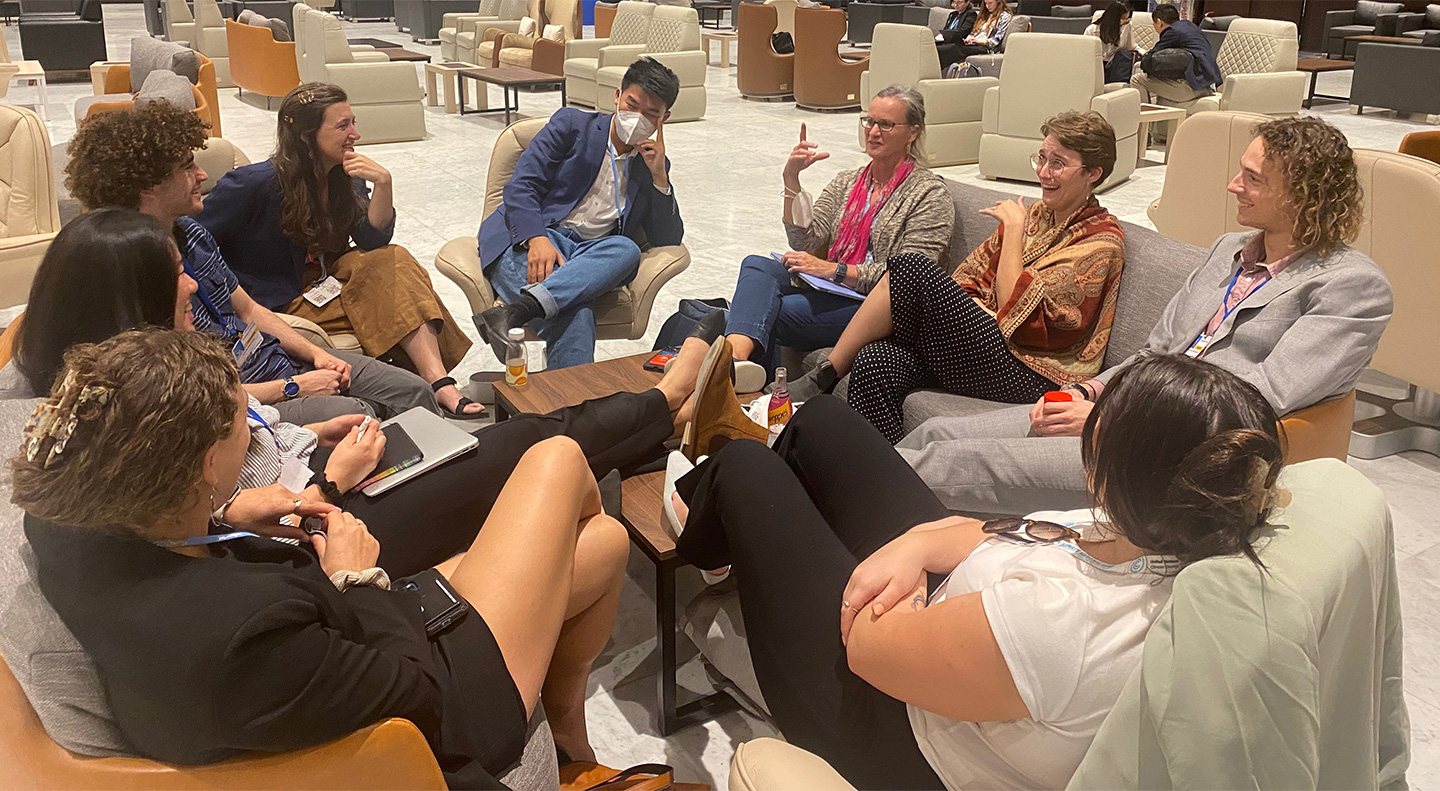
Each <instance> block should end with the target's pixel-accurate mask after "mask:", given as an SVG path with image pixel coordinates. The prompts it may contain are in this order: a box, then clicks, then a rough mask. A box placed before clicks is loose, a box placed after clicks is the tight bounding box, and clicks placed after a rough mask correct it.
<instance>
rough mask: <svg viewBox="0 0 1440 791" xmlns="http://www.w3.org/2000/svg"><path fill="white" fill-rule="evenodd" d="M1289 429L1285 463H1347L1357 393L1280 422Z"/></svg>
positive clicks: (1310, 407)
mask: <svg viewBox="0 0 1440 791" xmlns="http://www.w3.org/2000/svg"><path fill="white" fill-rule="evenodd" d="M1280 425H1281V426H1283V427H1284V429H1285V463H1286V464H1299V463H1300V462H1302V461H1310V460H1311V459H1339V460H1340V461H1345V459H1346V457H1347V456H1348V455H1349V452H1350V429H1351V428H1352V427H1353V426H1354V425H1355V391H1354V390H1351V391H1350V392H1349V393H1346V394H1345V395H1344V396H1341V397H1340V398H1333V399H1331V400H1329V401H1322V402H1321V403H1318V404H1314V405H1313V406H1308V407H1305V408H1304V409H1297V410H1295V411H1294V412H1291V413H1290V414H1288V415H1285V416H1283V417H1281V418H1280Z"/></svg>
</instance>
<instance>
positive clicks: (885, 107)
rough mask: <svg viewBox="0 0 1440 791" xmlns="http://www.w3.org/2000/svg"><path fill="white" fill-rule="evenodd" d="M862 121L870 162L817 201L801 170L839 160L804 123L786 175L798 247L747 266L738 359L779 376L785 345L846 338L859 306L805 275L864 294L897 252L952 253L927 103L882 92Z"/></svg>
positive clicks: (793, 243) (932, 256)
mask: <svg viewBox="0 0 1440 791" xmlns="http://www.w3.org/2000/svg"><path fill="white" fill-rule="evenodd" d="M861 124H862V127H863V129H864V133H865V153H866V154H867V155H868V156H869V157H870V163H869V164H868V165H866V166H865V167H863V168H860V169H859V170H847V171H844V172H842V173H840V175H838V176H836V177H835V178H834V179H832V180H831V181H830V183H829V184H827V185H825V189H824V190H822V191H821V193H820V197H819V198H818V199H816V200H813V201H812V200H811V198H810V194H809V193H808V192H806V191H805V189H804V188H803V187H801V185H800V173H801V172H802V171H804V170H805V169H806V168H808V167H810V166H811V165H813V164H815V163H816V162H819V161H820V160H822V159H826V158H828V157H829V156H830V155H829V154H828V153H826V152H824V151H821V150H820V148H819V146H818V144H816V143H814V142H813V141H809V140H806V138H805V124H803V123H802V124H801V125H800V142H799V143H798V144H797V145H796V146H795V148H794V150H792V151H791V152H790V158H789V159H788V160H786V162H785V171H784V182H785V189H784V199H785V204H784V212H783V221H784V223H785V234H786V236H787V237H788V240H789V242H790V248H791V250H790V251H789V252H786V253H783V254H781V253H771V254H768V255H752V256H749V257H748V258H746V259H745V260H744V261H743V262H742V263H741V264H740V279H739V282H738V283H736V284H735V298H734V299H733V300H732V304H731V307H730V315H729V317H728V321H727V323H726V328H725V333H726V337H727V338H728V340H729V341H730V347H731V350H732V352H733V354H734V357H735V359H736V360H738V361H756V362H759V363H760V364H762V365H764V367H765V368H766V370H767V372H768V373H773V371H774V369H775V366H776V364H777V363H778V362H779V359H780V348H781V347H783V346H790V347H793V348H795V349H797V350H799V351H810V350H812V349H821V348H824V347H826V346H832V345H834V343H835V341H836V340H838V339H839V338H840V332H841V331H842V330H844V329H845V325H846V324H848V323H849V322H850V317H852V316H854V315H855V311H856V310H857V309H858V308H859V307H860V302H859V301H858V299H856V298H855V296H843V295H840V294H835V293H830V292H827V291H823V290H820V289H819V288H816V287H815V286H813V285H812V284H811V283H807V282H805V278H806V277H809V278H812V279H814V280H818V281H821V283H822V284H825V283H828V284H833V285H836V286H841V287H843V288H845V289H848V290H850V291H851V292H852V294H860V295H863V294H868V293H870V290H871V289H873V288H874V287H875V284H876V283H877V282H878V281H879V280H880V277H881V276H882V275H884V274H885V261H886V260H887V259H888V258H890V257H891V256H895V255H899V254H901V253H914V254H916V255H919V256H923V257H924V258H927V259H929V260H931V261H939V260H942V258H943V257H944V254H945V248H946V246H947V245H948V244H949V241H950V229H951V228H952V226H953V225H954V223H955V204H954V202H953V201H952V200H951V198H950V193H949V191H948V190H947V189H946V188H945V182H944V181H942V180H941V178H940V177H939V176H937V175H935V174H934V173H932V172H930V170H929V169H927V168H926V167H925V166H924V165H923V164H921V163H922V162H923V161H924V159H925V153H924V147H923V143H924V139H925V99H924V98H923V97H922V96H921V95H920V94H919V92H917V91H915V90H914V89H912V88H907V87H905V86H903V85H891V86H889V87H886V88H883V89H881V91H880V92H879V93H878V94H876V95H875V98H874V99H873V100H871V102H870V107H869V109H868V110H867V111H866V114H865V115H864V116H862V118H861ZM937 271H938V270H937ZM747 369H748V370H749V371H753V373H748V374H747ZM759 373H760V371H759V370H758V368H757V367H756V366H754V365H744V364H741V365H738V366H737V369H736V374H737V377H738V378H737V386H745V385H749V386H750V389H758V388H759V386H760V385H761V384H763V382H762V381H759Z"/></svg>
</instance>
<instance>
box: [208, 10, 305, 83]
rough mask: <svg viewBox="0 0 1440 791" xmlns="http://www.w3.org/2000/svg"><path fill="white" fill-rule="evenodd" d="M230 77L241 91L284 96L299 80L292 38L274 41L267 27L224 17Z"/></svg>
mask: <svg viewBox="0 0 1440 791" xmlns="http://www.w3.org/2000/svg"><path fill="white" fill-rule="evenodd" d="M225 39H226V41H227V42H228V45H229V47H230V79H232V80H234V81H235V85H236V87H238V88H240V90H242V91H249V92H251V93H258V94H260V95H261V96H265V97H271V96H284V95H285V94H287V93H289V92H290V91H292V90H294V88H295V86H297V85H299V84H300V70H299V68H298V66H297V65H296V61H295V42H293V41H276V40H275V37H274V35H272V34H271V32H270V29H269V28H265V27H259V26H257V25H246V24H242V23H240V22H236V21H235V20H233V19H227V20H225Z"/></svg>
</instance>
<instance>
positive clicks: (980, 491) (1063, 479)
mask: <svg viewBox="0 0 1440 791" xmlns="http://www.w3.org/2000/svg"><path fill="white" fill-rule="evenodd" d="M1256 133H1257V134H1258V135H1259V136H1258V137H1257V138H1256V139H1255V140H1254V141H1253V142H1252V143H1251V144H1250V147H1249V148H1248V149H1246V151H1245V154H1244V155H1243V156H1242V157H1241V158H1240V172H1239V173H1237V174H1236V175H1235V178H1234V179H1232V180H1231V181H1230V186H1229V188H1228V189H1229V191H1230V192H1231V193H1233V194H1234V195H1235V196H1236V197H1237V198H1238V199H1239V214H1238V216H1237V218H1236V219H1237V220H1239V222H1240V224H1241V225H1246V226H1249V227H1251V228H1256V229H1258V230H1256V231H1254V232H1242V233H1229V234H1225V235H1224V236H1221V237H1220V238H1219V239H1218V240H1216V242H1215V245H1214V246H1213V247H1211V248H1210V257H1209V259H1208V260H1207V261H1206V262H1205V263H1204V264H1202V265H1201V266H1200V268H1198V269H1196V270H1195V272H1194V273H1192V274H1191V275H1190V278H1189V279H1188V280H1186V282H1185V285H1184V287H1182V288H1181V289H1180V291H1179V293H1177V294H1176V295H1175V296H1174V297H1173V298H1172V299H1171V300H1170V304H1169V305H1167V306H1166V308H1165V313H1164V315H1162V316H1161V318H1160V323H1159V324H1157V325H1156V326H1155V329H1154V330H1153V331H1152V332H1151V333H1150V338H1149V340H1147V341H1146V343H1145V346H1144V348H1142V349H1141V350H1140V351H1139V353H1138V354H1136V355H1134V356H1133V357H1131V358H1130V359H1128V360H1126V361H1125V362H1123V363H1121V364H1120V365H1118V366H1115V367H1114V368H1111V369H1110V370H1108V371H1105V372H1104V373H1102V374H1101V375H1100V376H1099V377H1098V378H1096V379H1095V380H1092V381H1090V382H1085V383H1081V384H1078V385H1074V386H1071V387H1068V388H1067V389H1069V390H1070V391H1071V392H1072V393H1074V394H1075V396H1076V397H1077V398H1079V399H1080V400H1077V401H1074V402H1069V403H1046V402H1044V401H1037V402H1036V403H1035V405H1034V406H1033V407H1017V408H1014V409H1003V410H999V411H995V412H988V413H985V414H982V415H974V416H971V417H940V418H932V419H930V420H927V421H926V422H925V423H923V424H921V426H920V427H919V428H917V429H916V430H915V431H913V432H911V433H910V435H909V436H907V437H906V438H905V440H904V441H903V442H901V443H900V445H899V450H900V454H901V455H902V456H904V457H905V459H906V460H907V461H909V462H910V464H911V465H912V466H914V467H915V469H916V471H917V472H919V473H920V477H921V478H923V479H925V482H926V483H928V484H930V486H931V488H932V489H934V490H935V492H936V494H938V495H939V496H940V499H941V501H943V502H944V503H945V504H946V505H947V506H949V507H950V508H954V509H956V510H960V511H975V512H981V513H1025V512H1026V511H1030V510H1034V509H1036V508H1062V509H1063V508H1078V507H1080V506H1081V505H1083V504H1084V502H1085V474H1084V470H1083V468H1082V466H1081V464H1080V439H1079V437H1080V429H1081V426H1083V425H1084V424H1085V420H1086V417H1087V415H1088V414H1089V412H1090V410H1091V408H1092V407H1093V406H1094V404H1093V403H1092V401H1091V400H1087V399H1089V398H1091V397H1093V396H1094V395H1097V394H1098V393H1099V391H1100V390H1101V389H1103V387H1104V383H1105V382H1106V381H1109V379H1110V377H1112V376H1114V375H1115V373H1116V371H1118V370H1123V369H1124V368H1125V367H1126V366H1127V365H1130V364H1132V363H1133V362H1135V361H1136V360H1139V359H1143V358H1144V357H1146V356H1148V355H1152V354H1188V355H1193V356H1195V357H1197V358H1199V359H1202V360H1208V361H1210V362H1212V363H1214V364H1215V365H1217V366H1219V367H1221V368H1224V369H1226V370H1228V371H1230V372H1231V373H1234V374H1235V375H1236V376H1239V377H1240V378H1241V379H1244V380H1245V381H1247V382H1249V383H1250V384H1252V385H1254V386H1255V387H1256V388H1258V389H1259V390H1260V392H1261V394H1262V395H1264V396H1265V399H1266V400H1267V401H1269V402H1270V405H1271V406H1272V407H1274V409H1275V412H1276V413H1277V414H1280V415H1284V414H1286V413H1289V412H1294V411H1295V410H1297V409H1304V408H1305V407H1308V406H1311V405H1313V404H1316V403H1319V402H1321V401H1325V400H1328V399H1331V398H1336V397H1339V396H1343V395H1344V394H1346V393H1347V392H1349V391H1350V390H1352V389H1354V387H1355V382H1356V380H1358V379H1359V378H1360V374H1361V372H1362V371H1364V370H1365V366H1367V365H1369V364H1370V358H1371V356H1372V355H1374V353H1375V347H1376V346H1377V345H1378V344H1379V343H1380V334H1381V333H1382V332H1384V331H1385V325H1386V324H1387V323H1388V322H1389V321H1390V313H1391V310H1392V308H1393V302H1392V300H1391V296H1390V285H1389V283H1388V282H1387V281H1386V280H1385V275H1384V273H1383V272H1381V271H1380V268H1379V267H1378V266H1376V265H1375V262H1374V261H1371V260H1370V258H1369V257H1368V256H1366V255H1365V254H1364V253H1361V252H1359V251H1357V250H1355V249H1353V248H1351V247H1350V246H1348V245H1347V244H1346V241H1348V240H1351V239H1354V238H1355V235H1356V234H1358V233H1359V232H1360V224H1361V220H1362V216H1363V215H1362V207H1361V194H1360V185H1359V181H1358V174H1357V172H1356V168H1355V159H1354V154H1353V152H1351V150H1350V146H1349V145H1347V144H1346V142H1345V136H1344V135H1343V134H1341V133H1340V130H1338V129H1336V128H1335V127H1333V126H1330V125H1329V124H1327V123H1325V122H1324V121H1321V120H1320V119H1318V118H1313V117H1299V118H1279V119H1275V120H1273V121H1266V122H1264V123H1261V124H1259V125H1258V126H1257V127H1256ZM1272 280H1273V281H1274V282H1271V281H1272Z"/></svg>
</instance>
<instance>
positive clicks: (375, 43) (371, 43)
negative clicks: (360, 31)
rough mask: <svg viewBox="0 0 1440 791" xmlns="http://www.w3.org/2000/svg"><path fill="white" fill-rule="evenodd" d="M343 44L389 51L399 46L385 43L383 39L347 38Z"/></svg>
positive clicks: (393, 43) (389, 42)
mask: <svg viewBox="0 0 1440 791" xmlns="http://www.w3.org/2000/svg"><path fill="white" fill-rule="evenodd" d="M345 43H347V44H354V45H356V46H360V47H374V48H375V49H391V48H393V47H399V46H401V45H400V44H396V43H395V42H393V41H386V40H385V39H383V38H347V39H345Z"/></svg>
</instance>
